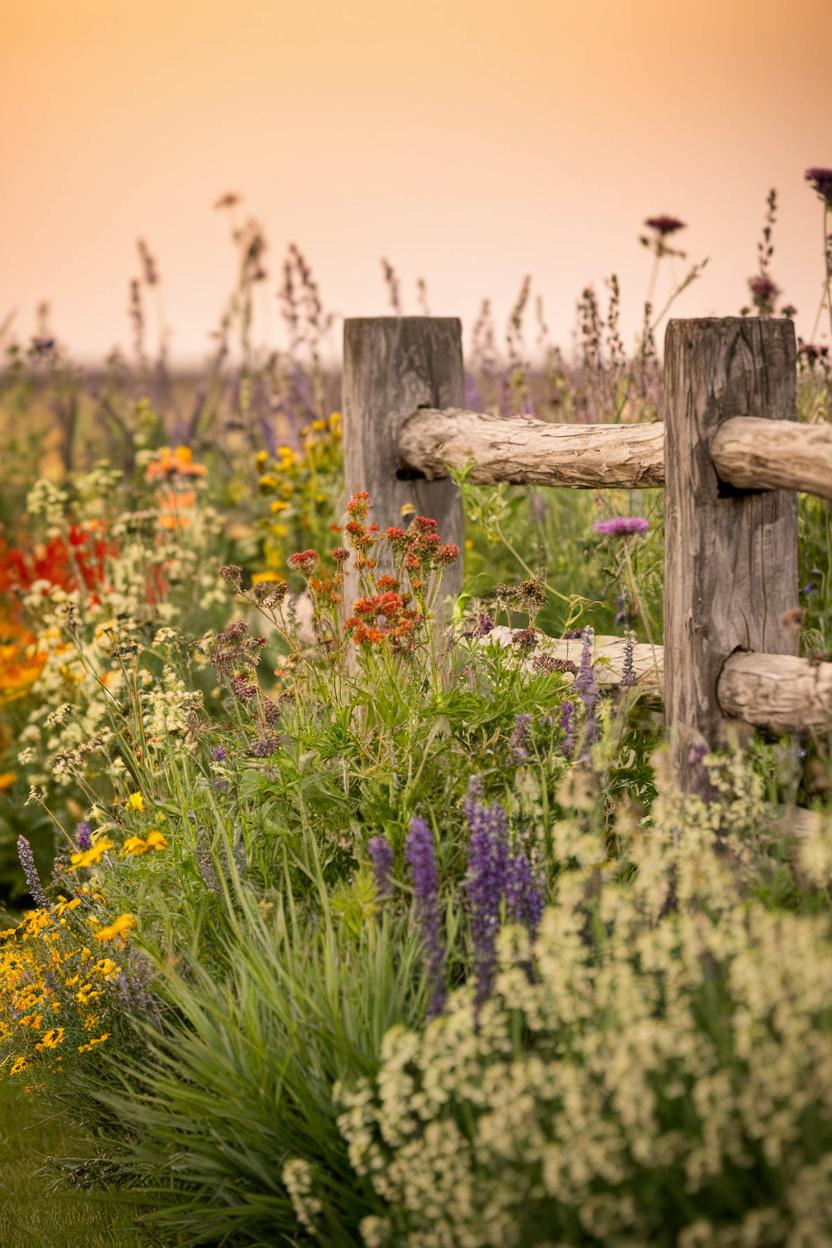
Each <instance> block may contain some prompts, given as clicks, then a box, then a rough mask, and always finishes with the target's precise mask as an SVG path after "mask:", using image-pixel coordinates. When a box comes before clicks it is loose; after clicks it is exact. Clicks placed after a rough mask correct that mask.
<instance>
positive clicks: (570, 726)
mask: <svg viewBox="0 0 832 1248" xmlns="http://www.w3.org/2000/svg"><path fill="white" fill-rule="evenodd" d="M560 726H561V729H562V730H563V752H564V754H565V755H566V757H567V758H571V757H572V755H573V753H574V751H575V705H574V703H573V702H570V701H569V699H568V698H567V699H566V701H565V702H564V704H563V706H562V707H561V712H560Z"/></svg>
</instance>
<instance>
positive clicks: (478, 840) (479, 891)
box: [464, 779, 509, 1011]
mask: <svg viewBox="0 0 832 1248" xmlns="http://www.w3.org/2000/svg"><path fill="white" fill-rule="evenodd" d="M479 796H480V785H479V782H478V781H477V780H476V779H475V780H473V781H472V782H471V784H470V785H469V787H468V795H467V797H466V799H465V803H464V809H465V817H466V819H467V820H468V826H469V827H470V829H471V839H470V842H469V849H468V873H467V875H466V878H465V892H466V896H467V899H468V910H469V914H470V920H471V939H472V941H473V946H474V979H475V983H476V989H475V993H474V1008H475V1010H477V1011H478V1010H479V1009H480V1008H481V1006H482V1005H483V1004H484V1002H485V1001H486V1000H487V998H488V995H489V993H490V992H491V988H492V986H493V983H494V975H495V973H496V969H497V952H496V940H497V932H498V930H499V926H500V901H501V899H502V897H503V895H504V893H505V891H506V882H507V873H508V865H509V849H508V820H507V818H506V812H505V811H504V810H503V808H502V806H501V805H500V804H499V802H495V803H494V804H493V805H492V806H485V805H484V804H483V803H482V802H481V801H479V800H478V798H479Z"/></svg>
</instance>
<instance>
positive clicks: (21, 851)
mask: <svg viewBox="0 0 832 1248" xmlns="http://www.w3.org/2000/svg"><path fill="white" fill-rule="evenodd" d="M17 856H18V858H19V860H20V865H21V867H22V868H23V874H24V875H25V877H26V887H27V888H28V890H29V896H30V897H31V898H32V901H33V902H34V903H35V905H36V906H39V907H40V908H41V910H47V909H48V908H49V902H48V901H47V900H46V893H45V892H44V891H43V885H42V884H41V882H40V876H39V874H38V868H37V865H36V863H35V855H34V853H33V852H32V846H31V845H30V844H29V842H28V841H27V840H26V837H25V836H19V837H18V838H17Z"/></svg>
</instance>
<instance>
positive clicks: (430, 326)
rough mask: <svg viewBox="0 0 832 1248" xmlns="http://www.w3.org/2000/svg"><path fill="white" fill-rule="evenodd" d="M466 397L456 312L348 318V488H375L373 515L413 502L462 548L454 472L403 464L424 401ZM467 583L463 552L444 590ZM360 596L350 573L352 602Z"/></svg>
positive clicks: (384, 520)
mask: <svg viewBox="0 0 832 1248" xmlns="http://www.w3.org/2000/svg"><path fill="white" fill-rule="evenodd" d="M464 405H465V378H464V373H463V365H462V325H461V322H460V321H459V320H458V319H457V318H456V317H428V316H380V317H358V318H355V319H353V320H347V321H346V322H345V324H344V380H343V410H344V476H345V483H346V488H347V495H348V496H349V495H350V494H354V493H355V492H356V491H357V490H368V491H369V494H370V499H371V502H372V512H371V519H373V520H375V522H376V524H378V525H379V526H380V527H381V528H385V527H387V526H388V525H391V524H395V525H398V524H401V523H402V515H401V509H402V507H403V506H404V504H405V503H413V504H414V506H415V507H416V508H417V509H418V511H419V512H420V513H421V514H422V515H425V516H430V517H431V518H432V519H434V520H436V521H437V523H438V525H439V532H440V534H441V535H442V540H443V541H444V542H454V543H456V545H458V546H459V547H460V549H462V540H463V518H462V501H461V499H460V495H459V490H458V488H457V486H456V485H455V484H454V483H453V482H452V481H449V480H447V479H445V480H442V481H427V480H425V479H424V478H423V477H421V476H419V475H418V474H415V473H413V472H412V471H410V470H407V469H405V468H404V467H403V464H402V461H401V457H400V454H399V429H400V428H401V426H402V424H403V422H404V421H405V420H406V419H407V417H408V416H410V415H412V414H413V412H414V411H415V410H416V409H417V408H418V407H431V408H459V407H464ZM461 584H462V558H461V556H460V558H459V559H458V560H457V562H456V564H455V565H452V566H451V567H450V568H448V569H447V571H446V573H445V576H444V578H443V586H444V590H445V592H447V593H449V594H455V593H457V592H458V591H459V589H460V586H461ZM354 596H355V579H354V576H352V577H351V576H350V575H348V576H347V579H346V584H345V587H344V597H345V602H346V603H348V604H349V602H350V601H351V599H352V597H354Z"/></svg>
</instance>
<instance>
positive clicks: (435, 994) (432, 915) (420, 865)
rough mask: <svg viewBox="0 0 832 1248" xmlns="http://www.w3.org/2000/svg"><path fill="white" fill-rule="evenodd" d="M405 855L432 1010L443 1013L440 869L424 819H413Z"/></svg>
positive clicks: (430, 1011) (431, 1014) (429, 1008)
mask: <svg viewBox="0 0 832 1248" xmlns="http://www.w3.org/2000/svg"><path fill="white" fill-rule="evenodd" d="M405 857H406V858H407V861H408V863H409V864H410V869H411V871H412V873H413V889H414V892H415V894H416V913H417V915H418V918H419V926H420V927H421V930H422V940H423V942H424V946H425V953H426V955H427V970H428V981H429V983H430V989H431V997H430V1003H429V1005H428V1014H429V1015H430V1016H434V1015H436V1014H441V1013H442V1008H443V1006H444V1004H445V950H444V948H443V946H442V937H441V933H440V918H439V872H438V870H437V866H436V852H435V850H434V847H433V834H432V833H431V830H430V828H429V827H428V825H427V824H426V823H425V821H424V819H419V818H418V817H415V818H414V819H412V820H411V823H410V831H409V833H408V835H407V841H406V843H405Z"/></svg>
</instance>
